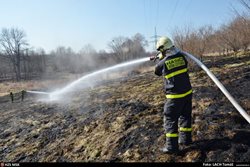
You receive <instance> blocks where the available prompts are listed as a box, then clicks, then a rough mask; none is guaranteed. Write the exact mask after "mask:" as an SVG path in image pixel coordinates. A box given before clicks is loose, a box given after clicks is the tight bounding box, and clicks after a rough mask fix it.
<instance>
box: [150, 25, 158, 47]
mask: <svg viewBox="0 0 250 167" xmlns="http://www.w3.org/2000/svg"><path fill="white" fill-rule="evenodd" d="M158 37H160V36H158V35H157V32H156V27H155V35H154V36H152V37H150V38H154V40H153V41H150V43H152V42H154V47H153V49H154V50H156V44H157V38H158Z"/></svg>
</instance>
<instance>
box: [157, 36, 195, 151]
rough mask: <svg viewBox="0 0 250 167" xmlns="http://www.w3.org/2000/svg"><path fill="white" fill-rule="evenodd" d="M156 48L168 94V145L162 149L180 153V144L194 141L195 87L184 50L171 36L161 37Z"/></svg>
mask: <svg viewBox="0 0 250 167" xmlns="http://www.w3.org/2000/svg"><path fill="white" fill-rule="evenodd" d="M156 49H157V51H159V54H158V58H159V59H160V61H159V62H158V63H157V65H156V66H155V74H156V75H158V76H163V78H164V91H165V94H166V102H165V105H164V116H163V117H164V119H163V120H164V129H165V135H166V145H165V147H164V148H163V149H162V151H163V152H164V153H178V151H179V144H181V145H183V146H185V145H186V146H187V145H189V144H191V142H192V127H191V112H192V87H191V83H190V80H189V75H188V70H187V65H188V62H187V60H186V58H185V54H184V53H183V52H182V51H181V50H180V49H178V48H177V47H175V46H174V45H173V43H172V41H171V40H170V39H169V38H168V37H161V38H160V39H159V40H158V42H157V45H156ZM178 123H179V124H178Z"/></svg>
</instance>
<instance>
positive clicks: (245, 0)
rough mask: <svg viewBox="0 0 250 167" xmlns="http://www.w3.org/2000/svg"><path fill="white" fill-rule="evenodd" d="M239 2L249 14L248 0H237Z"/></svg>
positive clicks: (249, 3) (249, 5)
mask: <svg viewBox="0 0 250 167" xmlns="http://www.w3.org/2000/svg"><path fill="white" fill-rule="evenodd" d="M239 2H240V3H241V4H242V5H243V6H244V7H245V8H246V9H247V10H248V12H250V0H239Z"/></svg>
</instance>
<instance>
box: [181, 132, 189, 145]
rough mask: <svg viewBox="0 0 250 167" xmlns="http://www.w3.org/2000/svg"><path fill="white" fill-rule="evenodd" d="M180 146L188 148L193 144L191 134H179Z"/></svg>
mask: <svg viewBox="0 0 250 167" xmlns="http://www.w3.org/2000/svg"><path fill="white" fill-rule="evenodd" d="M178 142H179V144H182V145H185V146H188V145H190V144H192V134H191V132H179V140H178Z"/></svg>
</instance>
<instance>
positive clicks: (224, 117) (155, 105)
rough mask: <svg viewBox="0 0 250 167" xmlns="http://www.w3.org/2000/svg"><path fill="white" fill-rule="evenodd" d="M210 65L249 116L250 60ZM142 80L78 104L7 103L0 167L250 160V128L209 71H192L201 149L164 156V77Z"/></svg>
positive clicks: (118, 83)
mask: <svg viewBox="0 0 250 167" xmlns="http://www.w3.org/2000/svg"><path fill="white" fill-rule="evenodd" d="M216 62H217V63H216ZM204 63H205V64H206V65H208V66H209V68H210V69H211V70H212V72H213V73H214V74H215V75H216V76H217V77H218V78H219V80H220V81H222V83H223V84H224V85H225V87H226V88H227V89H228V91H229V92H230V93H231V94H232V96H233V97H235V99H236V100H237V101H238V102H239V104H240V105H241V106H242V107H243V108H244V109H245V110H246V111H248V114H250V113H249V111H250V56H249V55H248V56H238V57H236V56H228V57H224V58H223V57H205V61H204ZM135 74H136V75H129V76H128V77H124V78H121V79H116V80H112V81H109V82H105V84H102V85H101V86H97V87H95V88H90V89H88V90H82V91H79V92H77V93H75V94H74V96H72V102H71V103H65V104H61V103H60V104H58V103H44V102H38V101H36V100H35V98H36V97H35V96H31V95H28V96H26V99H25V100H24V101H23V102H22V101H21V100H20V99H19V100H15V101H14V103H11V102H10V98H9V97H8V96H4V97H0V105H1V106H0V115H1V116H0V148H1V151H0V161H5V162H6V161H15V162H23V161H25V162H38V161H39V162H52V161H53V162H64V161H70V162H82V161H84V162H86V161H88V162H89V161H91V162H92V161H94V162H113V161H115V162H119V161H122V162H205V161H208V162H232V161H234V162H249V161H250V140H249V139H250V125H249V123H247V121H245V120H244V118H243V117H242V116H241V115H240V114H239V113H238V112H237V110H236V109H235V108H234V107H233V105H232V104H231V103H230V102H229V101H228V100H227V99H226V97H225V96H224V95H223V94H222V93H221V92H220V90H219V89H218V88H217V87H216V85H215V84H214V83H213V82H212V80H211V79H210V78H208V76H207V75H206V74H205V72H203V71H196V72H192V71H190V77H191V82H192V85H193V90H194V95H193V97H194V98H193V140H194V144H192V145H191V146H189V147H186V148H182V150H181V151H180V153H179V154H177V155H166V154H162V152H161V151H160V148H162V147H163V146H164V142H165V137H164V129H163V126H162V125H163V119H162V116H163V115H162V111H163V105H164V101H165V98H164V93H163V83H162V78H160V77H157V76H155V75H154V74H153V71H151V72H145V73H140V74H138V73H135ZM15 96H20V95H18V94H16V95H15Z"/></svg>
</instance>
